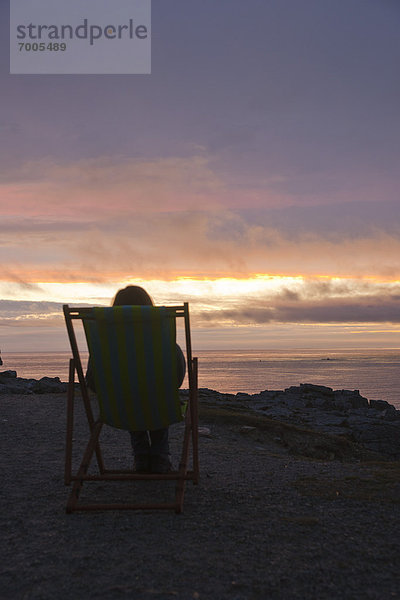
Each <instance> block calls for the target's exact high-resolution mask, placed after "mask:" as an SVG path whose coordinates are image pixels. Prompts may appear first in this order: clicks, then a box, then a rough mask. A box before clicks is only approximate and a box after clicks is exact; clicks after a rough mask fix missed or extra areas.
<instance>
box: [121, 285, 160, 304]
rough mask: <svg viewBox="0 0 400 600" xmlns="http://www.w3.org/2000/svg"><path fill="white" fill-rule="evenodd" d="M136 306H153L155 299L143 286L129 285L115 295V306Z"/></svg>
mask: <svg viewBox="0 0 400 600" xmlns="http://www.w3.org/2000/svg"><path fill="white" fill-rule="evenodd" d="M130 304H132V305H134V306H153V300H152V299H151V298H150V296H149V294H148V293H147V292H146V290H144V289H143V288H141V287H139V286H138V285H128V286H126V288H124V289H122V290H118V292H117V293H116V295H115V298H114V301H113V303H112V305H113V306H123V305H130Z"/></svg>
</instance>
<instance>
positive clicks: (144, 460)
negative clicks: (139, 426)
mask: <svg viewBox="0 0 400 600" xmlns="http://www.w3.org/2000/svg"><path fill="white" fill-rule="evenodd" d="M129 433H130V436H131V444H132V450H133V456H134V469H135V471H137V472H138V473H146V472H148V471H149V470H150V440H149V433H148V431H130V432H129Z"/></svg>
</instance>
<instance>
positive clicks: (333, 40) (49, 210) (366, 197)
mask: <svg viewBox="0 0 400 600" xmlns="http://www.w3.org/2000/svg"><path fill="white" fill-rule="evenodd" d="M399 30H400V3H399V2H398V0H246V2H243V0H202V1H201V2H199V0H168V2H166V1H165V0H153V1H152V23H151V50H152V72H151V74H150V75H10V74H9V2H8V1H7V0H0V44H1V52H0V89H1V94H0V107H1V111H0V215H1V220H0V348H1V350H2V353H3V355H4V354H5V353H6V352H7V351H8V352H14V351H20V352H24V351H35V350H37V351H39V350H64V349H65V350H66V349H67V343H68V342H67V337H66V333H65V331H64V329H65V327H64V323H63V317H62V310H61V307H62V304H63V303H70V304H75V305H78V304H104V305H108V304H110V302H111V300H112V298H113V296H114V295H115V292H116V291H117V290H118V289H119V288H121V287H124V286H125V285H128V284H135V285H142V286H143V287H145V288H146V289H147V290H148V292H149V293H150V294H151V295H152V297H153V299H154V301H155V303H157V304H164V303H165V304H168V303H172V304H176V303H180V302H183V301H188V302H189V303H190V310H191V322H192V335H193V344H194V348H196V347H197V348H199V349H236V348H238V349H240V348H248V349H258V348H263V349H274V348H299V347H321V348H330V347H346V348H349V347H354V348H362V347H380V348H382V347H388V348H389V347H390V348H397V347H399V332H400V198H399V189H400V186H399V162H400V161H399V159H400V147H399V144H400V142H399V140H400V78H399V64H400V36H399V33H398V32H399Z"/></svg>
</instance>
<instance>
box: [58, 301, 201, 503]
mask: <svg viewBox="0 0 400 600" xmlns="http://www.w3.org/2000/svg"><path fill="white" fill-rule="evenodd" d="M167 309H168V311H171V313H173V314H174V315H175V316H176V317H177V318H183V319H184V324H185V338H186V359H187V360H186V362H187V371H188V379H189V400H188V405H187V410H186V415H185V419H184V434H183V443H182V452H181V457H180V463H179V468H178V469H177V470H175V471H172V472H170V473H167V474H151V473H149V474H147V473H135V472H134V471H133V469H132V470H114V469H107V468H106V467H105V464H104V460H103V454H102V451H101V447H100V441H99V435H100V432H101V430H102V427H103V425H104V424H105V423H103V422H102V421H101V420H100V419H95V417H94V414H93V410H92V406H91V402H90V398H89V392H88V387H87V384H86V379H85V376H84V372H83V368H82V362H81V358H80V354H79V349H78V343H77V339H76V335H75V327H74V325H73V322H74V321H77V320H78V321H79V320H80V321H82V320H83V319H85V317H86V318H87V317H88V308H70V307H69V306H68V305H64V307H63V310H64V316H65V322H66V326H67V332H68V337H69V341H70V344H71V350H72V358H71V359H70V362H69V380H68V394H67V433H66V453H65V471H64V482H65V485H70V484H71V483H72V489H71V492H70V495H69V498H68V502H67V506H66V512H67V513H71V512H73V511H77V510H80V511H91V510H121V509H130V510H144V509H150V510H153V509H167V510H168V509H171V510H174V511H175V512H176V513H181V512H182V510H183V499H184V492H185V483H186V481H187V480H191V481H193V483H194V484H197V483H198V480H199V460H198V384H197V379H198V377H197V373H198V367H197V358H193V357H192V348H191V338H190V322H189V306H188V303H185V304H183V305H182V306H172V307H167ZM89 310H90V309H89ZM75 373H76V374H77V377H78V382H79V388H80V392H81V395H82V401H83V405H84V410H85V413H86V418H87V422H88V425H89V429H90V438H89V441H88V443H87V446H86V449H85V451H84V454H83V457H82V460H81V463H80V465H79V468H78V470H77V471H76V472H75V473H73V468H72V443H73V426H74V401H75ZM190 447H191V448H192V469H191V470H189V469H188V462H189V455H190ZM93 456H95V457H96V461H97V466H98V474H95V475H91V474H88V469H89V465H90V464H91V461H92V458H93ZM137 480H142V481H143V480H176V486H175V499H174V501H171V502H169V503H140V502H139V503H87V504H85V503H80V502H79V496H80V492H81V489H82V486H83V483H84V482H85V481H137Z"/></svg>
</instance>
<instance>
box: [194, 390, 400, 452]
mask: <svg viewBox="0 0 400 600" xmlns="http://www.w3.org/2000/svg"><path fill="white" fill-rule="evenodd" d="M202 401H205V402H207V403H210V402H212V403H213V404H222V405H224V406H233V407H236V408H238V407H240V408H243V407H245V408H247V409H249V410H252V411H254V412H255V413H257V412H259V413H262V414H263V415H264V416H266V417H268V418H270V419H273V420H276V421H280V422H282V423H289V424H293V425H297V426H299V427H304V428H307V429H309V430H313V431H315V432H321V434H322V433H323V434H325V433H329V434H335V435H339V436H341V437H343V438H347V439H348V440H349V441H353V442H354V441H356V442H357V443H360V444H362V446H364V448H365V449H367V450H370V451H373V452H378V453H379V454H381V455H382V456H386V457H387V458H389V459H391V460H398V459H400V411H399V410H396V408H395V407H394V406H392V405H391V404H389V403H388V402H385V401H383V400H371V401H368V399H367V398H364V397H363V396H361V395H360V392H359V390H333V389H332V388H330V387H326V386H323V385H314V384H311V383H303V384H300V385H299V386H291V387H289V388H287V389H285V390H284V391H282V390H264V391H262V392H260V393H258V394H253V395H251V394H244V393H242V392H241V393H239V394H236V395H233V394H221V393H220V392H215V391H214V392H213V391H212V390H209V389H202V390H200V402H202Z"/></svg>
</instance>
